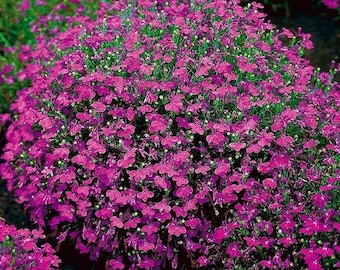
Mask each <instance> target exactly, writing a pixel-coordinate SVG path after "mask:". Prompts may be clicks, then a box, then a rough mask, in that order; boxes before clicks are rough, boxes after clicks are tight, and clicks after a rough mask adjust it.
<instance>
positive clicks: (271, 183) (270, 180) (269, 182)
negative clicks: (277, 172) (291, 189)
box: [263, 178, 277, 189]
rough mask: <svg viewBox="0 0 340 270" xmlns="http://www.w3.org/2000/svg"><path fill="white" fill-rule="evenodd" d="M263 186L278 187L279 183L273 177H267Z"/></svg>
mask: <svg viewBox="0 0 340 270" xmlns="http://www.w3.org/2000/svg"><path fill="white" fill-rule="evenodd" d="M263 186H264V187H265V188H270V189H275V188H276V187H277V183H276V181H275V180H274V179H273V178H266V179H264V180H263Z"/></svg>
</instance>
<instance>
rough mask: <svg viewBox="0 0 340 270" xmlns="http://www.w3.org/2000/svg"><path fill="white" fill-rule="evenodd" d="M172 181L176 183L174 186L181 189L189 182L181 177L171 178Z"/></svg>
mask: <svg viewBox="0 0 340 270" xmlns="http://www.w3.org/2000/svg"><path fill="white" fill-rule="evenodd" d="M172 179H173V180H174V181H175V182H176V186H178V187H181V186H184V185H186V184H188V183H189V180H188V179H187V178H186V177H182V176H173V177H172Z"/></svg>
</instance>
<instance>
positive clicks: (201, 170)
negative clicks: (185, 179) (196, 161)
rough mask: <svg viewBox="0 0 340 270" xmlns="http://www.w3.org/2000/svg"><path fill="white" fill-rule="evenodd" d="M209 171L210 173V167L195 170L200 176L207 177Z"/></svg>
mask: <svg viewBox="0 0 340 270" xmlns="http://www.w3.org/2000/svg"><path fill="white" fill-rule="evenodd" d="M208 171H210V167H209V166H200V167H198V168H197V169H195V173H197V174H199V173H201V174H203V175H207V173H208Z"/></svg>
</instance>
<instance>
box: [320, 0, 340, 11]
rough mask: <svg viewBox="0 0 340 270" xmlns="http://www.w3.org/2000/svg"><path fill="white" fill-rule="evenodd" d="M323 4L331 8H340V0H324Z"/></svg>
mask: <svg viewBox="0 0 340 270" xmlns="http://www.w3.org/2000/svg"><path fill="white" fill-rule="evenodd" d="M322 2H323V4H324V5H325V6H327V7H329V8H330V9H338V8H339V6H340V2H339V0H323V1H322Z"/></svg>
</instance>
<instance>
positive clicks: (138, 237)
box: [0, 0, 340, 269]
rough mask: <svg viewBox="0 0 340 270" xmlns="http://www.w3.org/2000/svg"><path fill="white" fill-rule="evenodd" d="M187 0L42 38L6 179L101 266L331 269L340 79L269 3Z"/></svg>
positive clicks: (144, 5)
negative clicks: (318, 64) (271, 18)
mask: <svg viewBox="0 0 340 270" xmlns="http://www.w3.org/2000/svg"><path fill="white" fill-rule="evenodd" d="M190 2H191V3H190V4H185V3H181V4H177V1H168V2H166V3H163V1H159V2H158V3H156V4H155V3H154V2H151V1H148V0H139V1H137V4H133V5H132V4H128V3H126V1H117V2H115V4H113V5H112V4H107V5H106V6H105V4H103V6H105V7H106V10H107V12H109V13H114V12H113V11H115V13H117V14H116V15H111V16H104V14H101V15H100V16H99V19H97V20H96V21H91V20H89V19H87V18H84V19H83V20H82V19H81V18H79V19H78V20H77V23H75V25H74V26H73V27H71V28H70V29H68V30H67V31H66V32H62V33H58V34H57V35H56V36H55V38H53V39H51V40H49V41H46V40H44V39H40V40H38V44H37V46H36V50H35V51H34V52H32V56H33V57H34V58H35V59H36V62H34V63H32V64H29V65H28V67H27V69H26V70H25V71H24V72H23V73H22V76H23V77H24V78H29V79H32V86H31V87H30V88H28V89H23V90H22V91H20V92H19V93H18V98H17V100H16V101H15V102H14V103H13V104H12V106H11V109H12V110H13V111H14V112H15V117H14V121H13V123H11V125H10V126H9V128H8V131H7V134H6V138H7V141H8V143H7V145H6V146H5V148H4V154H3V155H2V159H3V160H4V164H2V165H1V167H0V172H1V175H2V178H3V179H5V180H6V181H7V184H8V188H9V189H10V190H13V192H14V194H15V195H16V197H17V198H18V201H19V202H20V203H23V204H24V205H25V206H26V208H27V209H28V211H29V213H30V215H31V218H32V220H33V221H34V222H36V223H37V224H38V225H39V227H41V228H42V227H45V226H47V227H49V228H50V229H52V230H53V231H54V232H55V233H56V235H57V238H58V240H59V241H60V242H62V241H64V240H65V239H66V238H70V239H72V240H74V242H75V245H76V247H77V248H78V249H79V250H80V252H81V253H86V254H87V253H88V254H89V255H90V258H91V259H93V260H95V259H98V258H99V256H100V255H101V254H103V253H105V254H106V255H107V256H108V258H109V259H108V261H107V268H108V269H124V268H126V269H169V268H173V269H176V268H177V267H178V268H181V267H182V266H183V265H186V266H187V267H188V268H194V269H195V268H200V267H208V268H210V269H212V268H218V269H232V268H233V267H234V268H235V269H236V268H241V269H246V268H249V267H253V269H262V268H270V269H275V268H276V269H291V268H292V266H293V265H301V266H302V267H303V266H306V265H308V266H309V267H310V269H322V267H323V266H324V267H333V265H335V264H336V262H337V261H339V249H340V247H339V244H338V242H339V230H340V223H339V220H338V219H337V216H339V205H338V199H337V198H338V197H339V192H338V183H339V180H340V179H339V173H340V171H339V164H340V158H339V154H340V142H339V140H340V137H339V132H340V127H339V125H340V113H339V112H340V85H339V83H337V82H334V81H333V76H334V74H335V73H336V72H337V69H336V68H333V69H332V70H331V71H330V72H328V73H326V72H319V71H318V70H314V68H313V67H312V66H310V65H309V63H308V61H307V60H306V59H304V58H302V57H301V55H302V54H303V51H304V49H310V48H312V46H313V45H312V43H311V41H310V40H309V38H310V35H308V34H304V33H302V32H301V31H300V30H299V31H298V32H297V34H296V36H294V35H293V34H292V33H291V32H290V31H289V30H287V29H283V31H279V30H277V29H275V27H274V26H273V25H272V24H270V23H268V22H265V21H264V17H265V15H264V14H263V13H261V12H260V11H259V8H261V7H262V6H261V5H260V4H257V3H255V2H254V3H252V4H251V5H250V4H249V5H248V6H246V7H245V8H243V7H241V6H239V1H236V0H233V1H231V0H228V1H210V3H206V1H202V0H196V1H190ZM283 40H285V41H283ZM287 40H288V42H287ZM284 42H286V43H288V44H287V45H284ZM310 254H312V256H311V255H310ZM313 267H314V268H313Z"/></svg>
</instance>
